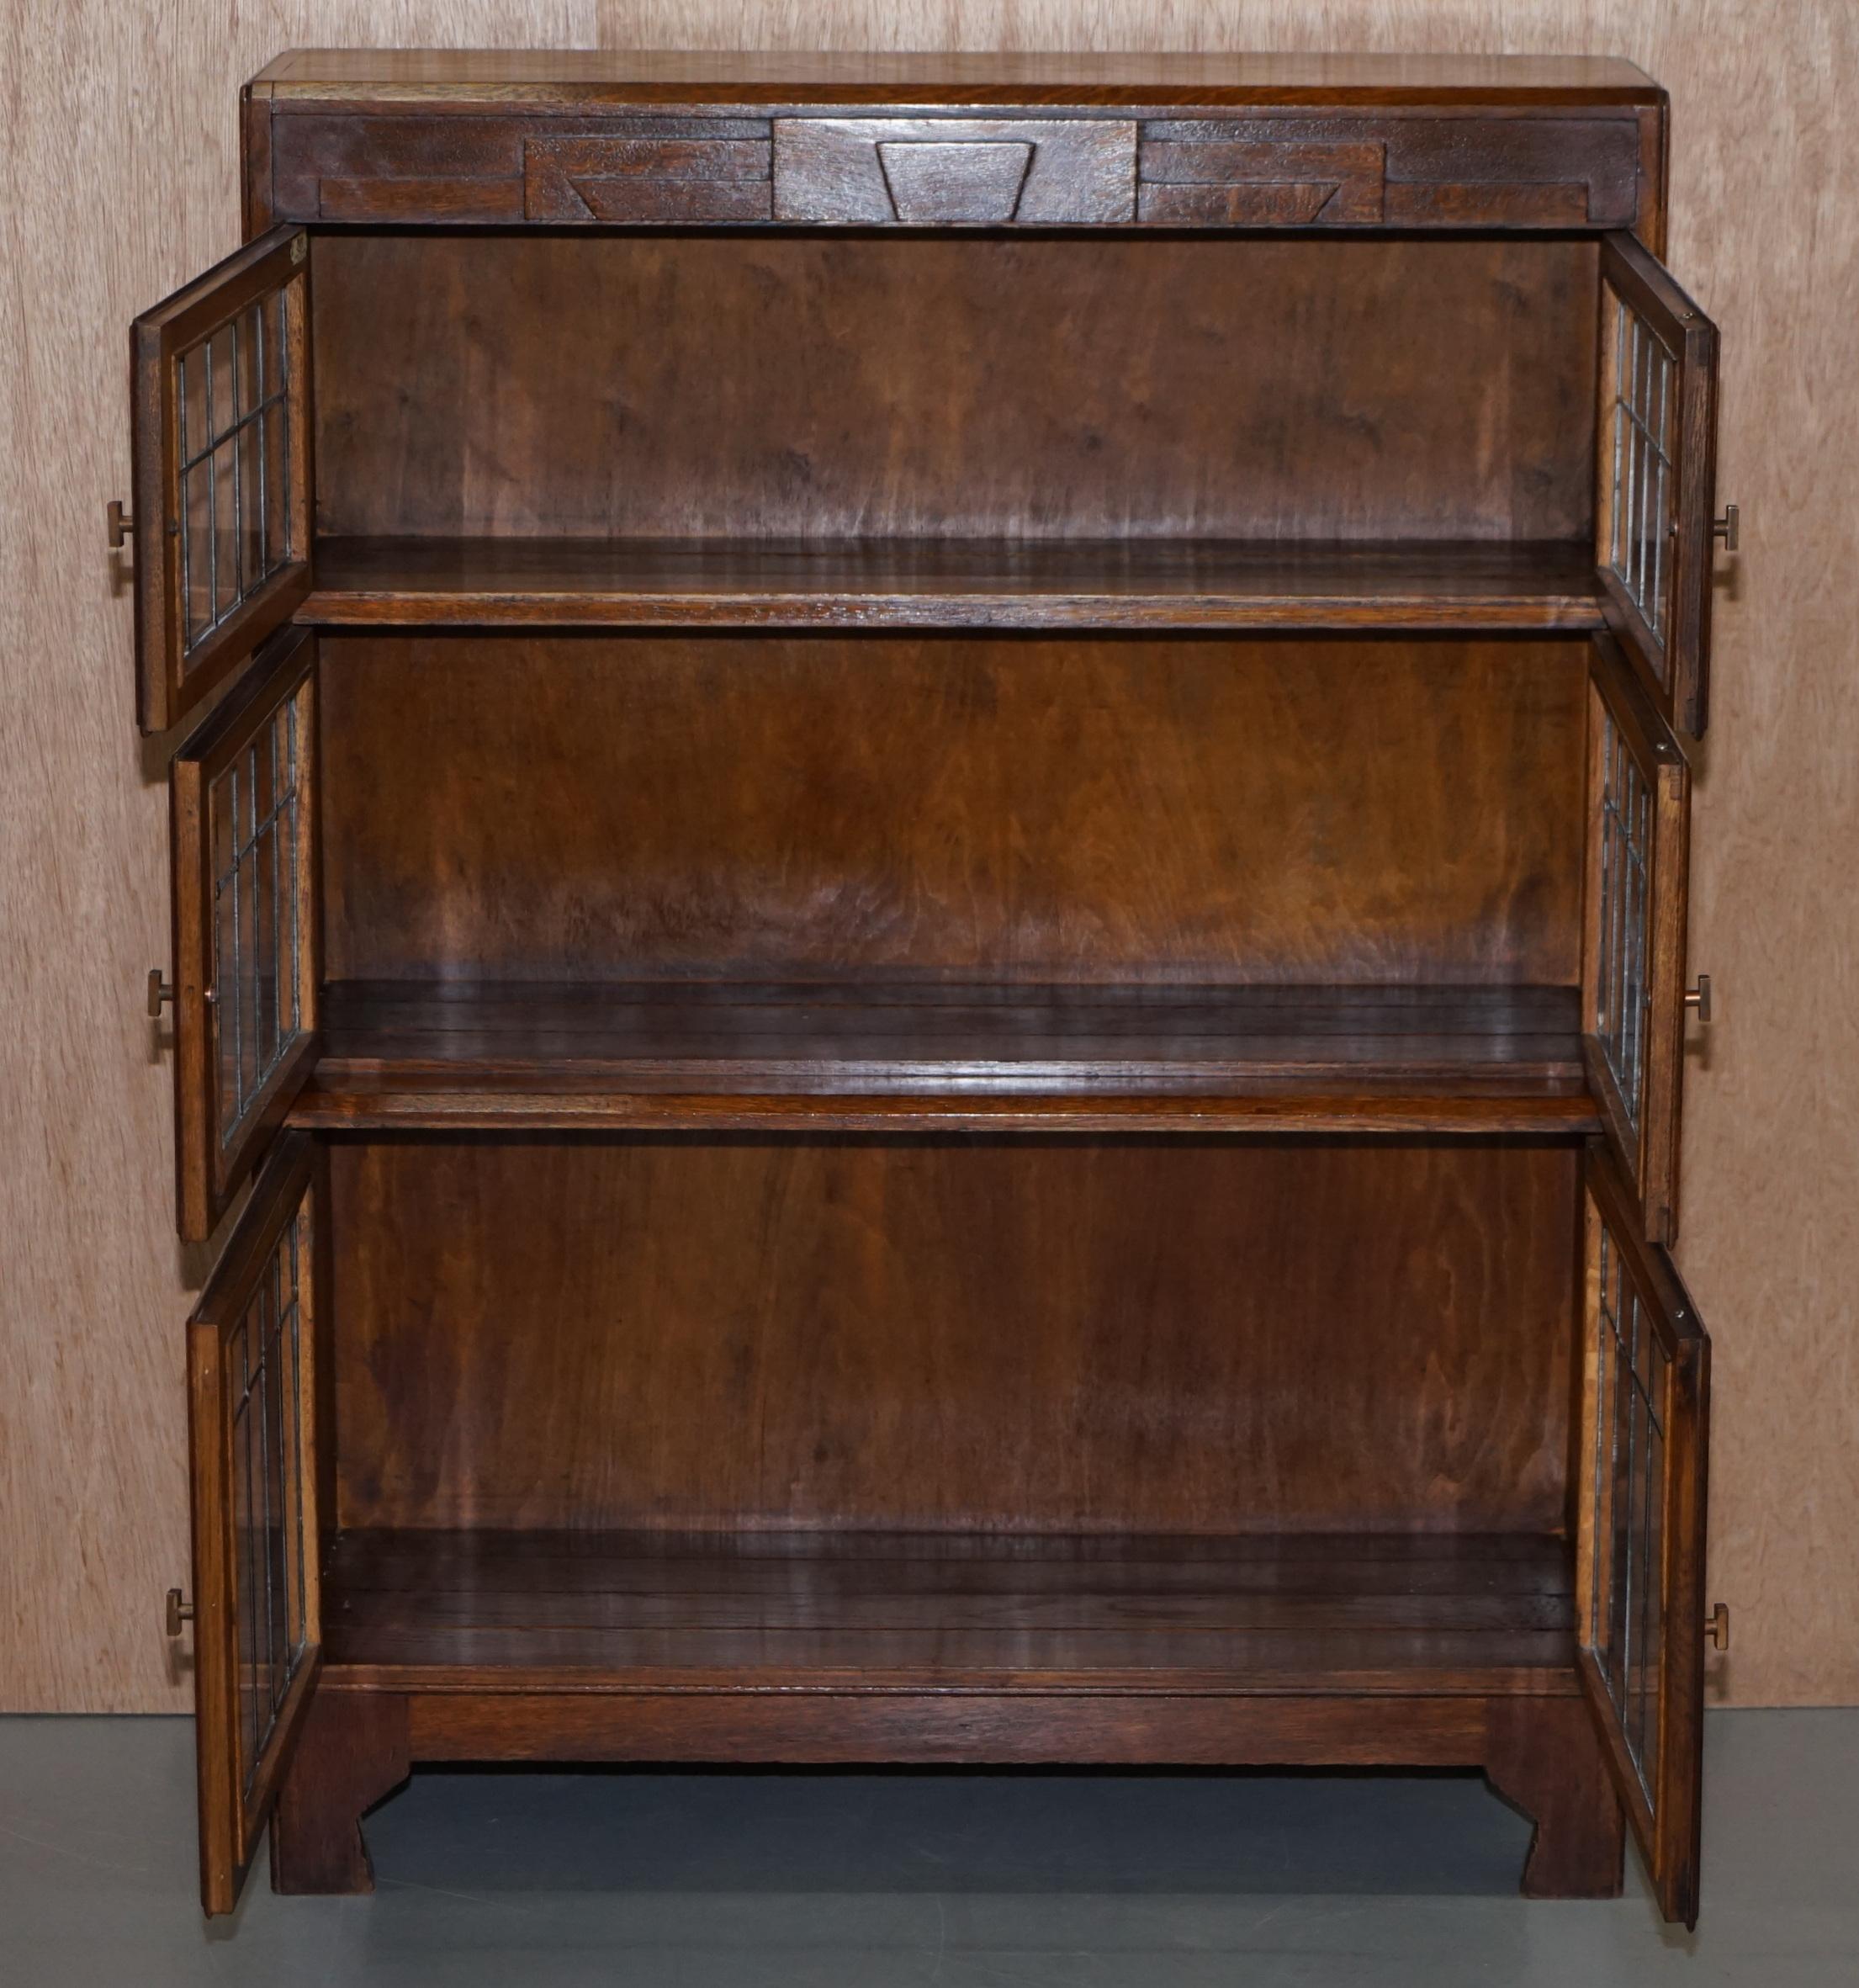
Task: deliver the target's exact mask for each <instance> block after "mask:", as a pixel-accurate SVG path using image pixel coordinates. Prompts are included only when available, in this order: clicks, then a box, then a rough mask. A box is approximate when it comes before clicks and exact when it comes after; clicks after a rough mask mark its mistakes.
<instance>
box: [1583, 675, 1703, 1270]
mask: <svg viewBox="0 0 1859 1988" xmlns="http://www.w3.org/2000/svg"><path fill="white" fill-rule="evenodd" d="M1589 685H1590V691H1589V711H1588V830H1587V836H1588V846H1587V875H1586V919H1585V925H1584V935H1583V943H1582V967H1581V1004H1582V1020H1581V1027H1582V1032H1583V1041H1584V1047H1585V1052H1586V1062H1587V1068H1588V1075H1589V1080H1590V1082H1591V1084H1592V1087H1593V1089H1594V1092H1595V1095H1596V1097H1597V1100H1598V1101H1599V1104H1600V1106H1601V1116H1602V1121H1603V1123H1604V1124H1605V1125H1606V1127H1607V1134H1608V1137H1609V1138H1610V1140H1611V1141H1612V1142H1613V1148H1614V1150H1615V1152H1616V1153H1617V1154H1618V1157H1619V1159H1620V1162H1621V1164H1622V1166H1623V1168H1624V1169H1625V1170H1626V1174H1627V1177H1628V1179H1629V1181H1630V1182H1631V1184H1632V1186H1633V1190H1634V1195H1636V1197H1637V1199H1638V1201H1639V1206H1640V1208H1641V1211H1642V1214H1641V1217H1640V1218H1639V1219H1640V1227H1641V1233H1643V1234H1644V1235H1645V1238H1647V1240H1649V1241H1650V1242H1655V1243H1671V1242H1672V1241H1673V1240H1674V1239H1675V1238H1676V1235H1677V1231H1678V1134H1679V1116H1680V1107H1681V1102H1682V1077H1683V1069H1684V1053H1685V1013H1686V1009H1685V925H1686V917H1687V895H1688V872H1689V848H1690V837H1691V773H1690V769H1689V768H1688V767H1687V765H1686V762H1685V755H1683V753H1682V752H1681V751H1680V750H1679V749H1678V743H1677V740H1676V739H1675V738H1674V737H1673V736H1672V734H1671V730H1670V729H1669V728H1668V727H1667V726H1666V723H1665V721H1664V720H1663V719H1662V718H1660V716H1659V714H1658V713H1657V712H1656V711H1655V709H1654V708H1653V707H1652V703H1651V701H1650V698H1649V697H1647V696H1646V694H1645V692H1644V691H1643V690H1642V689H1641V688H1640V687H1639V681H1638V679H1637V678H1636V677H1635V676H1634V673H1633V671H1631V670H1630V669H1629V667H1628V666H1627V665H1626V663H1625V661H1624V660H1623V657H1622V655H1621V654H1620V650H1619V649H1618V645H1617V644H1615V643H1614V642H1613V641H1612V640H1611V639H1608V638H1607V637H1604V636H1603V637H1601V638H1599V639H1597V641H1596V643H1595V644H1594V648H1593V652H1592V666H1591V668H1590V671H1589Z"/></svg>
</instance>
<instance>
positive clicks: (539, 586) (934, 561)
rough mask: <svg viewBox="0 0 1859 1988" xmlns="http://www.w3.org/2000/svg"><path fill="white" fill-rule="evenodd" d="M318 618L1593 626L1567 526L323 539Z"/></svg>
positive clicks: (1578, 549)
mask: <svg viewBox="0 0 1859 1988" xmlns="http://www.w3.org/2000/svg"><path fill="white" fill-rule="evenodd" d="M315 564H316V586H315V591H313V592H312V593H311V594H310V597H309V599H308V600H307V601H306V602H305V603H304V605H303V607H301V608H300V609H299V616H298V618H299V620H304V621H311V622H321V623H326V624H328V625H330V626H331V627H365V626H368V625H375V626H382V627H392V626H395V625H396V624H398V625H402V626H405V625H415V624H416V625H419V626H422V627H447V626H460V627H480V628H482V627H498V626H503V625H519V626H520V625H523V624H531V625H538V626H545V627H548V626H553V627H558V628H565V627H605V628H678V627H700V628H701V627H705V626H712V627H721V628H1382V629H1431V628H1477V629H1505V628H1523V629H1533V628H1568V629H1575V628H1599V627H1601V626H1602V613H1601V607H1600V602H1599V599H1598V597H1597V592H1596V585H1595V579H1594V571H1593V558H1592V553H1591V551H1590V549H1589V548H1588V547H1587V546H1586V545H1585V544H1581V543H1570V544H1558V543H1546V544H1536V543H1532V544H1513V543H1493V542H1491V541H1489V540H1477V539H1473V540H1466V541H1461V542H1457V543H1433V542H1428V541H1422V542H1420V543H1411V544H1404V545H1390V544H1376V543H1355V544H1351V543H1330V544H1311V543H1300V542H1298V541H1295V540H1294V541H1285V542H1272V541H1254V542H1251V543H1245V542H1240V541H1227V542H1225V543H1221V542H1217V541H1212V540H1200V541H1192V542H1185V543H1184V542H1179V541H1175V540H1143V539H1127V538H1125V539H1108V540H1097V541H1089V540H1078V539H1067V540H1064V541H1062V542H1052V541H1047V540H1014V539H994V540H974V539H969V540H961V539H935V538H903V539H888V540H885V539H870V538H866V539H849V540H846V541H844V542H843V543H834V542H831V541H823V540H819V539H808V540H793V541H788V542H779V541H771V540H766V539H755V538H736V539H689V538H682V539H678V538H671V539H663V538H661V539H624V538H326V539H323V540H320V542H319V543H318V544H317V547H316V561H315Z"/></svg>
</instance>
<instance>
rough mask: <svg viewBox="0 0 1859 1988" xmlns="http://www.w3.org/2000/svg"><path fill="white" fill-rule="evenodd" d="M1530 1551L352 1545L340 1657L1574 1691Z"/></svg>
mask: <svg viewBox="0 0 1859 1988" xmlns="http://www.w3.org/2000/svg"><path fill="white" fill-rule="evenodd" d="M1570 1565H1571V1556H1570V1550H1569V1547H1568V1545H1567V1543H1566V1542H1565V1541H1564V1540H1557V1539H1554V1538H1548V1537H1543V1536H1539V1535H1532V1534H1500V1535H1475V1536H1453V1535H1423V1534H1422V1535H1382V1534H1357V1535H1317V1536H1305V1535H1259V1536H1256V1537H1248V1536H1239V1537H1230V1538H1202V1537H1172V1538H1155V1537H1141V1536H1131V1535H1114V1536H1109V1535H1107V1536H1101V1537H1100V1536H1094V1535H1093V1536H1054V1535H1027V1536H1020V1537H1014V1536H1011V1535H993V1534H988V1535H980V1534H961V1533H914V1534H913V1533H837V1534H835V1533H820V1532H743V1533H711V1534H693V1533H681V1532H680V1533H671V1532H651V1531H641V1532H622V1533H567V1532H542V1533H538V1532H516V1531H511V1532H500V1531H488V1530H486V1531H464V1532H451V1531H368V1530H362V1531H352V1532H346V1533H343V1534H342V1535H340V1536H339V1537H338V1538H337V1540H336V1543H335V1545H334V1548H333V1551H332V1552H331V1557H330V1561H329V1565H328V1569H327V1571H326V1573H325V1575H324V1577H323V1589H322V1593H323V1633H324V1645H323V1654H324V1659H325V1662H326V1663H328V1664H330V1665H335V1666H341V1667H344V1668H345V1669H347V1670H351V1671H352V1672H355V1673H365V1675H357V1676H355V1677H353V1678H351V1679H350V1680H349V1681H350V1682H352V1683H367V1684H369V1685H371V1686H375V1687H379V1688H384V1689H394V1690H418V1689H421V1688H453V1689H460V1688H465V1689H469V1688H485V1686H487V1685H495V1684H498V1683H501V1684H503V1685H505V1686H506V1687H511V1688H514V1687H516V1686H517V1685H518V1684H519V1683H520V1684H521V1686H522V1688H537V1689H547V1688H550V1687H551V1686H553V1687H554V1688H582V1689H585V1688H591V1687H592V1688H602V1687H604V1688H609V1689H615V1690H624V1689H628V1688H633V1689H638V1688H661V1689H666V1688H670V1689H676V1688H683V1689H699V1690H701V1689H714V1690H720V1691H728V1690H766V1689H779V1688H790V1689H792V1688H808V1687H813V1688H822V1689H826V1688H834V1687H835V1686H836V1687H839V1688H859V1689H866V1690H882V1689H887V1688H891V1689H899V1690H909V1689H936V1688H943V1689H948V1688H961V1687H968V1688H976V1689H986V1690H1001V1689H1014V1688H1032V1689H1038V1688H1043V1689H1048V1690H1050V1689H1054V1688H1073V1689H1079V1688H1082V1689H1088V1688H1093V1687H1096V1688H1103V1689H1107V1690H1116V1691H1125V1692H1127V1691H1157V1692H1175V1693H1178V1692H1181V1691H1184V1690H1192V1689H1197V1688H1198V1689H1201V1690H1220V1691H1226V1692H1232V1693H1240V1694H1242V1693H1271V1692H1287V1691H1295V1692H1299V1693H1324V1692H1337V1693H1362V1692H1389V1693H1401V1694H1419V1693H1440V1694H1451V1693H1455V1692H1458V1693H1467V1694H1499V1693H1506V1692H1523V1693H1530V1692H1537V1693H1540V1692H1552V1691H1557V1690H1564V1689H1573V1688H1575V1638H1574V1604H1573V1598H1572V1593H1571V1576H1570Z"/></svg>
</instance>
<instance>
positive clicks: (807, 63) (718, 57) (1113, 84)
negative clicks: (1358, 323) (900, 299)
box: [252, 48, 1663, 105]
mask: <svg viewBox="0 0 1859 1988" xmlns="http://www.w3.org/2000/svg"><path fill="white" fill-rule="evenodd" d="M252 87H253V88H254V89H255V90H256V91H258V92H261V93H264V92H269V93H271V94H272V95H273V96H274V97H277V98H283V99H287V100H288V99H289V98H319V97H328V98H354V99H356V100H358V101H365V100H367V99H368V98H380V99H381V100H383V101H388V102H391V101H394V100H396V99H400V98H420V97H423V96H432V97H443V96H445V95H448V94H456V95H459V96H466V95H478V96H485V97H490V98H494V99H495V100H496V101H500V102H508V101H528V102H537V103H554V102H559V101H564V100H567V99H572V98H576V97H583V96H591V97H594V98H600V99H602V100H606V99H612V98H638V99H640V100H642V101H664V102H676V101H680V100H684V101H690V102H696V103H728V102H731V101H736V102H744V103H746V102H751V101H755V102H768V101H777V102H785V101H788V100H793V101H797V102H802V103H804V102H809V101H813V102H818V101H826V100H832V101H837V102H839V103H871V102H877V103H936V102H953V103H987V102H998V101H1001V100H1003V99H1004V98H1005V99H1007V100H1016V101H1024V102H1030V103H1032V102H1037V103H1070V102H1077V103H1119V102H1130V101H1141V100H1144V99H1151V100H1155V101H1163V100H1165V99H1166V98H1169V97H1176V98H1184V99H1186V100H1188V101H1190V102H1207V103H1211V102H1216V101H1218V100H1220V99H1221V98H1234V97H1237V98H1242V99H1244V100H1246V101H1248V102H1253V103H1299V102H1303V103H1313V102H1314V103H1332V102H1339V103H1348V102H1368V103H1451V102H1454V101H1461V102H1463V101H1466V100H1472V101H1476V102H1482V103H1492V104H1494V105H1495V104H1506V103H1523V104H1532V103H1534V104H1544V105H1552V104H1568V105H1575V104H1581V103H1645V104H1655V103H1658V102H1659V101H1660V99H1661V98H1662V94H1663V93H1662V92H1660V89H1659V87H1658V86H1657V85H1656V84H1655V82H1653V81H1652V79H1651V78H1650V77H1649V76H1647V74H1646V73H1645V71H1644V70H1643V69H1640V68H1639V67H1637V66H1635V65H1634V64H1633V63H1631V62H1629V61H1623V60H1622V59H1621V58H1619V57H1618V56H1472V55H1425V56H1405V55H1342V54H1335V55H1332V54H1254V55H1194V54H1173V53H1168V54H1137V53H1127V52H1118V53H1115V54H1090V53H1083V52H1058V51H1051V52H1046V51H1027V50H1020V51H1016V52H1013V53H987V54H982V53H967V54H928V53H924V54H912V53H896V52H891V51H868V50H834V51H830V52H822V51H813V50H808V51H798V52H797V51H792V50H765V51H759V50H729V51H727V52H722V53H719V52H715V51H710V50H697V51H692V50H644V51H641V50H614V49H599V50H596V49H546V50H543V49H529V50H523V49H518V50H492V49H353V48H343V49H292V50H288V51H287V52H286V53H285V54H283V55H281V56H278V57H277V59H276V60H275V61H273V62H271V63H270V64H268V65H267V66H266V67H265V68H264V69H262V70H261V71H260V72H259V73H258V75H257V77H256V79H255V80H254V82H253V85H252Z"/></svg>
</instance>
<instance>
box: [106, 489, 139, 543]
mask: <svg viewBox="0 0 1859 1988" xmlns="http://www.w3.org/2000/svg"><path fill="white" fill-rule="evenodd" d="M103 516H104V517H105V518H106V519H108V520H109V549H110V550H111V551H112V552H120V551H121V550H122V549H123V547H124V543H126V542H127V541H128V540H129V539H130V538H133V537H134V536H135V519H134V518H133V517H131V516H130V513H129V512H126V511H125V510H124V508H123V502H122V499H121V498H119V497H112V498H111V499H110V501H109V505H108V506H106V507H105V509H104V512H103Z"/></svg>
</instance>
